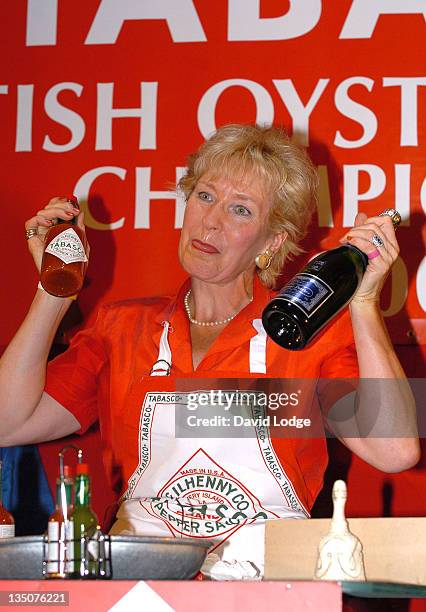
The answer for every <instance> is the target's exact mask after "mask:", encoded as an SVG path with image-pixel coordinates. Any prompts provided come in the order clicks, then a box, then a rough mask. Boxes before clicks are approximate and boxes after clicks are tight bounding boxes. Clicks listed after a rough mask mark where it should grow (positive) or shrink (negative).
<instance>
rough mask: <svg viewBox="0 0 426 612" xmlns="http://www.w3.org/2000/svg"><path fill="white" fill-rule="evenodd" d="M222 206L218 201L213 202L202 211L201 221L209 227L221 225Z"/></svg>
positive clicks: (214, 227)
mask: <svg viewBox="0 0 426 612" xmlns="http://www.w3.org/2000/svg"><path fill="white" fill-rule="evenodd" d="M222 214H223V213H222V207H221V206H220V203H219V202H215V203H214V204H212V205H211V206H209V208H207V209H206V210H205V211H204V214H203V216H202V222H203V224H204V226H205V227H206V228H207V229H209V230H212V229H218V228H220V227H221V225H222Z"/></svg>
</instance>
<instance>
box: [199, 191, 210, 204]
mask: <svg viewBox="0 0 426 612" xmlns="http://www.w3.org/2000/svg"><path fill="white" fill-rule="evenodd" d="M198 197H199V198H200V200H203V201H204V202H211V201H212V196H211V195H210V194H209V193H208V192H207V191H199V192H198Z"/></svg>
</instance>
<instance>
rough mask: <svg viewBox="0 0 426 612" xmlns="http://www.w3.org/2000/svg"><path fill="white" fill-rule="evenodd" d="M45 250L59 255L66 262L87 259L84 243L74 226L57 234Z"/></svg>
mask: <svg viewBox="0 0 426 612" xmlns="http://www.w3.org/2000/svg"><path fill="white" fill-rule="evenodd" d="M45 252H46V253H50V254H51V255H55V256H56V257H59V259H61V260H62V261H63V262H64V263H66V264H69V263H76V262H77V261H83V262H85V261H87V257H86V252H85V250H84V247H83V243H82V242H81V240H80V238H79V236H78V234H77V232H76V231H75V230H74V229H73V228H72V227H69V228H67V229H65V230H64V231H63V232H61V233H60V234H58V235H57V236H55V237H54V239H53V240H52V241H51V242H50V243H49V244H48V245H47V247H46V249H45Z"/></svg>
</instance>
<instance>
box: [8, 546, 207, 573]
mask: <svg viewBox="0 0 426 612" xmlns="http://www.w3.org/2000/svg"><path fill="white" fill-rule="evenodd" d="M109 540H110V556H111V571H112V578H113V579H114V580H188V579H190V578H192V577H193V576H195V575H196V574H197V572H198V571H199V570H200V568H201V566H202V564H203V562H204V559H205V558H206V555H207V552H208V549H209V548H210V547H211V546H212V543H211V542H210V543H209V542H206V541H203V540H197V539H194V538H192V539H191V538H185V539H176V538H156V537H148V536H109ZM43 549H44V546H43V536H24V537H19V538H5V539H3V540H0V579H1V580H40V579H42V578H43Z"/></svg>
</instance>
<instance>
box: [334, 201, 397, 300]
mask: <svg viewBox="0 0 426 612" xmlns="http://www.w3.org/2000/svg"><path fill="white" fill-rule="evenodd" d="M340 242H342V243H345V242H346V243H349V244H353V245H354V246H356V247H358V248H359V249H360V251H362V252H363V253H365V254H366V255H367V257H368V266H367V269H366V271H365V274H364V277H363V279H362V282H361V284H360V286H359V287H358V290H357V292H356V294H355V295H356V296H357V297H362V298H366V299H368V300H370V299H371V300H374V299H377V301H378V299H379V296H380V292H381V290H382V288H383V285H384V283H385V280H386V278H387V276H388V274H389V272H390V269H391V267H392V265H393V264H394V263H395V261H396V259H397V257H398V254H399V246H398V242H397V240H396V237H395V227H394V225H393V223H392V219H391V217H390V216H388V215H383V216H377V217H369V218H368V217H367V215H366V214H365V213H358V215H357V216H356V218H355V226H354V227H353V228H352V229H350V230H349V231H348V232H347V234H345V236H343V238H341V239H340Z"/></svg>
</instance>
